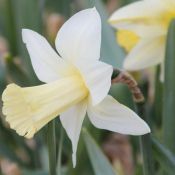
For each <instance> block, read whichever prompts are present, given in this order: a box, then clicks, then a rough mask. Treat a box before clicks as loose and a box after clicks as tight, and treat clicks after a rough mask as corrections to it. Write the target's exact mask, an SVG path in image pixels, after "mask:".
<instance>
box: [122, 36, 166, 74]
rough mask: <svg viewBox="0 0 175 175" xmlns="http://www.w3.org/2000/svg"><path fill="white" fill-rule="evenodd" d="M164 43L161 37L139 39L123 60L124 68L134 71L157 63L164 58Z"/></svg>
mask: <svg viewBox="0 0 175 175" xmlns="http://www.w3.org/2000/svg"><path fill="white" fill-rule="evenodd" d="M164 53H165V44H164V41H163V39H162V38H152V39H141V41H140V42H139V43H138V44H137V45H136V47H134V48H133V49H132V50H131V52H129V54H128V56H127V57H126V59H125V61H124V69H126V70H129V71H136V70H140V69H144V68H147V67H150V66H154V65H157V64H159V63H161V62H162V60H163V59H164Z"/></svg>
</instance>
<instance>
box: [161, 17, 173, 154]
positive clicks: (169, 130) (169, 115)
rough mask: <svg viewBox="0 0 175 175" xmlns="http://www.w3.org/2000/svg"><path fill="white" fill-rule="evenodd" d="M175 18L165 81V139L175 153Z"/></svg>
mask: <svg viewBox="0 0 175 175" xmlns="http://www.w3.org/2000/svg"><path fill="white" fill-rule="evenodd" d="M174 48H175V20H173V21H172V22H171V24H170V27H169V31H168V36H167V45H166V54H165V55H166V56H165V58H166V59H165V82H164V101H163V102H164V103H163V140H164V144H165V146H166V147H167V148H168V149H170V151H171V152H172V153H174V154H175V141H174V138H175V127H174V124H175V116H174V114H175V79H174V75H175V49H174Z"/></svg>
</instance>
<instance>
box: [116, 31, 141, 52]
mask: <svg viewBox="0 0 175 175" xmlns="http://www.w3.org/2000/svg"><path fill="white" fill-rule="evenodd" d="M139 39H140V38H139V36H137V34H135V33H134V32H131V31H129V30H119V31H118V32H117V41H118V43H119V45H120V46H121V47H123V48H124V49H125V50H126V51H127V52H129V51H131V49H133V47H135V46H136V44H137V43H138V41H139Z"/></svg>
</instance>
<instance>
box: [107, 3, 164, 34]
mask: <svg viewBox="0 0 175 175" xmlns="http://www.w3.org/2000/svg"><path fill="white" fill-rule="evenodd" d="M165 11H166V8H165V4H164V3H163V1H160V0H150V1H149V0H145V1H138V2H135V3H132V4H129V5H127V6H125V7H123V8H120V9H119V10H117V11H116V12H114V14H113V15H112V16H111V17H110V19H109V22H110V24H111V25H112V26H113V27H115V28H117V29H126V30H131V31H133V32H135V33H137V35H139V36H142V37H153V36H154V37H155V36H160V35H165V34H166V28H165V27H163V26H162V24H161V23H160V21H161V20H160V16H162V14H164V13H165Z"/></svg>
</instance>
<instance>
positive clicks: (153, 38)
mask: <svg viewBox="0 0 175 175" xmlns="http://www.w3.org/2000/svg"><path fill="white" fill-rule="evenodd" d="M173 18H175V1H174V0H142V1H137V2H135V3H132V4H129V5H127V6H125V7H123V8H121V9H119V10H117V11H116V12H114V14H112V16H111V17H110V19H109V22H110V23H111V25H112V26H114V27H115V28H117V29H118V34H117V35H118V37H117V38H118V42H119V44H120V45H121V46H123V47H124V48H125V49H126V50H127V51H128V52H129V54H128V56H127V57H126V59H125V61H124V68H125V69H126V70H129V71H135V70H141V69H144V68H148V67H150V66H154V65H158V64H161V67H162V73H161V80H162V81H163V79H164V56H165V45H166V36H167V31H168V26H169V24H170V21H171V20H172V19H173Z"/></svg>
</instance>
